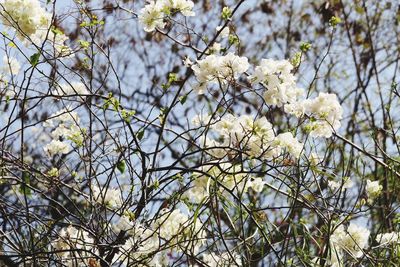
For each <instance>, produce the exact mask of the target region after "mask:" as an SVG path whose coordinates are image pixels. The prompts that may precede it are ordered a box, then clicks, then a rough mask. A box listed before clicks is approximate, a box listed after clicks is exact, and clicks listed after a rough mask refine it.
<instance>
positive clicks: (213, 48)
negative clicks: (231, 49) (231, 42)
mask: <svg viewBox="0 0 400 267" xmlns="http://www.w3.org/2000/svg"><path fill="white" fill-rule="evenodd" d="M209 50H210V52H212V53H213V54H218V53H219V51H221V44H220V43H218V42H214V44H213V45H212V46H211V47H210V49H209Z"/></svg>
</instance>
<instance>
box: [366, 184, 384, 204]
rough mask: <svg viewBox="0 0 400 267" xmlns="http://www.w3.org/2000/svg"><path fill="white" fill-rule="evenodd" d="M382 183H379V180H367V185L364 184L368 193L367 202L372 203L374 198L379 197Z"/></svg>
mask: <svg viewBox="0 0 400 267" xmlns="http://www.w3.org/2000/svg"><path fill="white" fill-rule="evenodd" d="M382 189H383V187H382V185H380V184H379V181H371V180H369V179H368V180H367V185H366V186H365V191H366V192H367V195H368V202H369V203H372V202H373V201H374V199H375V198H377V197H379V196H380V194H381V193H382Z"/></svg>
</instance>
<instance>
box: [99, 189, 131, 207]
mask: <svg viewBox="0 0 400 267" xmlns="http://www.w3.org/2000/svg"><path fill="white" fill-rule="evenodd" d="M92 196H93V199H94V200H95V201H96V202H97V203H100V204H104V205H106V206H108V207H110V208H112V209H119V208H121V206H122V204H123V203H124V201H123V198H122V195H121V190H118V189H115V188H104V189H102V188H100V187H98V186H96V185H92Z"/></svg>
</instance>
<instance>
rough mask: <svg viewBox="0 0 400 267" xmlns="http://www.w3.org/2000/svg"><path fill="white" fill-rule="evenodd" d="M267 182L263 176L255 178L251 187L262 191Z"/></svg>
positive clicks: (251, 182) (258, 191)
mask: <svg viewBox="0 0 400 267" xmlns="http://www.w3.org/2000/svg"><path fill="white" fill-rule="evenodd" d="M265 184H266V182H265V181H264V180H263V179H262V178H253V180H252V181H250V184H249V187H250V188H252V189H253V190H254V191H256V192H257V193H260V192H261V191H262V190H263V189H264V186H265Z"/></svg>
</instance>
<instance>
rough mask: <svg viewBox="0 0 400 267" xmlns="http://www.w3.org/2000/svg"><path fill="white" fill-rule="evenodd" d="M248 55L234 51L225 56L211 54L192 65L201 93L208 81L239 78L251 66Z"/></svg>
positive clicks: (225, 80)
mask: <svg viewBox="0 0 400 267" xmlns="http://www.w3.org/2000/svg"><path fill="white" fill-rule="evenodd" d="M249 66H250V65H249V62H248V59H247V58H246V57H239V56H237V55H235V54H233V53H228V54H227V55H225V56H217V55H209V56H207V57H205V58H204V59H202V60H197V64H195V65H193V66H192V70H193V72H194V75H195V76H196V79H197V82H198V84H197V85H196V86H195V88H196V90H197V92H198V93H199V94H203V93H204V92H205V90H206V89H207V85H208V83H222V84H225V83H226V82H227V81H231V80H233V79H236V78H238V77H239V76H240V75H241V74H243V73H244V72H246V71H247V69H248V68H249Z"/></svg>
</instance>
